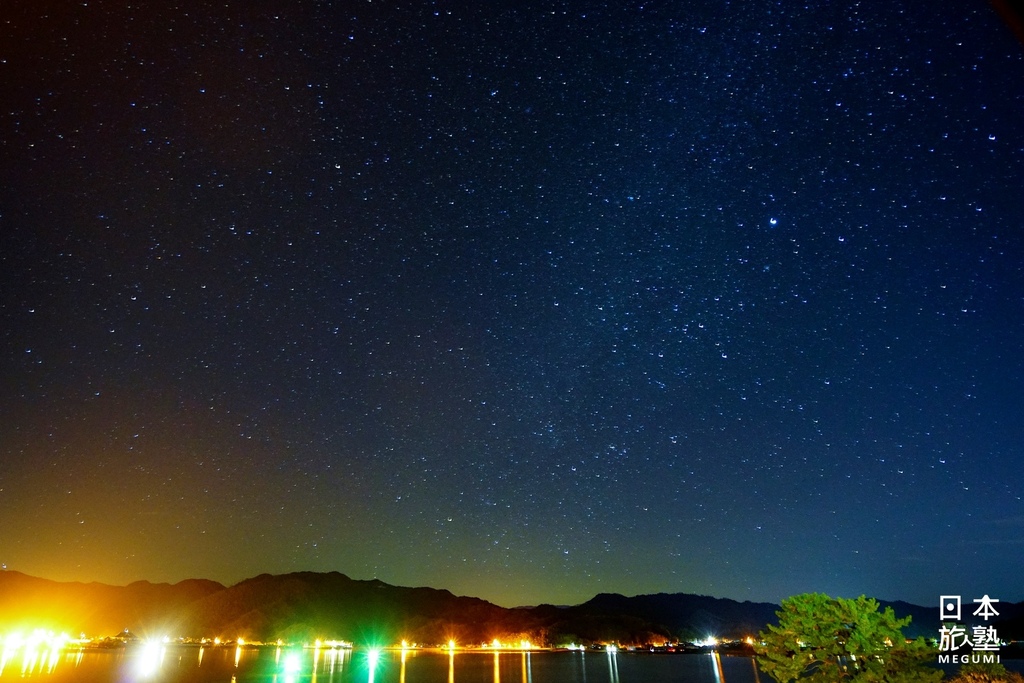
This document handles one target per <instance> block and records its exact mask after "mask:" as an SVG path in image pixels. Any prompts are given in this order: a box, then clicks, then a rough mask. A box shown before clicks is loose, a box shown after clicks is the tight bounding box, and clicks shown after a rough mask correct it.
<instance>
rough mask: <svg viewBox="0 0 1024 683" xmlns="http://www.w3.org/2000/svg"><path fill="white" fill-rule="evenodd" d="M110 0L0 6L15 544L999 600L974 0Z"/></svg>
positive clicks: (1017, 106) (1022, 546)
mask: <svg viewBox="0 0 1024 683" xmlns="http://www.w3.org/2000/svg"><path fill="white" fill-rule="evenodd" d="M122 4H123V3H115V2H105V1H104V2H93V1H90V2H88V3H86V2H80V3H74V4H71V3H56V2H52V3H40V2H32V3H29V2H21V3H16V6H15V7H14V8H12V9H11V11H9V12H5V14H9V15H10V16H8V17H5V19H4V22H3V24H2V25H0V84H2V92H3V95H2V103H3V106H2V107H0V150H2V155H0V159H2V160H0V278H2V279H0V283H2V291H0V293H2V298H0V321H2V322H0V373H2V379H3V381H2V384H0V538H3V543H2V546H0V562H4V563H6V564H7V566H8V567H9V568H12V569H19V570H21V571H24V572H27V573H30V574H36V575H40V576H45V577H48V578H54V579H62V580H83V581H92V580H98V581H104V582H109V583H127V582H129V581H133V580H136V579H142V578H145V579H150V580H154V581H177V580H180V579H184V578H187V577H206V578H212V579H216V580H220V581H223V582H228V583H231V582H235V581H238V580H240V579H242V578H245V577H247V576H251V575H255V574H258V573H261V572H272V573H280V572H286V571H293V570H317V571H325V570H338V571H342V572H345V573H347V574H349V575H351V576H353V577H355V578H371V577H377V578H380V579H382V580H384V581H387V582H389V583H395V584H401V585H432V586H436V587H443V588H448V589H450V590H452V591H453V592H455V593H458V594H470V595H477V596H480V597H483V598H486V599H489V600H492V601H495V602H498V603H500V604H503V605H516V604H529V603H538V602H554V603H573V602H581V601H583V600H586V599H588V598H589V597H591V596H592V595H593V594H595V593H597V592H621V593H626V594H636V593H647V592H658V591H667V592H675V591H684V592H692V593H704V594H710V595H716V596H722V597H732V598H736V599H753V600H773V601H774V600H779V599H781V598H783V597H785V596H787V595H790V594H793V593H799V592H805V591H824V592H828V593H832V594H840V595H846V596H856V595H859V594H862V593H866V594H869V595H873V596H875V597H879V598H884V599H906V600H910V601H913V602H918V603H922V604H932V603H933V602H935V601H936V600H937V597H938V596H939V595H940V594H958V593H962V594H964V595H972V596H973V595H975V594H976V595H979V596H980V595H982V594H989V595H992V596H994V597H998V598H1000V599H1003V600H1022V599H1024V593H1022V592H1021V590H1022V589H1021V584H1020V577H1019V569H1020V567H1021V566H1024V506H1022V502H1021V495H1022V492H1024V469H1022V467H1021V456H1022V447H1024V419H1022V416H1024V399H1022V392H1021V387H1022V383H1024V261H1022V258H1024V234H1022V223H1024V218H1022V217H1024V210H1022V200H1021V196H1022V191H1021V189H1020V188H1021V187H1024V50H1022V47H1021V45H1020V44H1019V43H1017V42H1016V41H1015V39H1014V37H1013V35H1012V33H1011V32H1010V30H1009V29H1008V28H1007V27H1006V26H1004V25H1003V23H1002V22H1001V20H1000V19H999V17H998V16H997V15H996V14H995V12H994V11H993V10H992V9H991V8H990V7H989V6H988V5H987V4H985V3H982V2H966V3H965V2H957V3H953V2H943V3H938V4H935V3H928V4H926V5H923V4H921V3H910V2H885V3H881V2H879V3H863V2H859V3H842V4H836V3H826V2H816V3H809V4H805V5H804V6H798V5H797V4H793V3H774V2H723V1H716V2H710V1H709V2H696V3H662V2H656V3H625V4H621V6H616V7H614V8H609V7H602V6H600V5H590V4H586V3H565V2H556V3H545V4H541V3H527V4H524V3H501V2H498V3H461V4H460V3H447V2H434V3H428V2H423V3H419V2H415V3H399V2H392V3H389V2H380V1H374V2H369V1H366V0H361V1H358V2H334V3H326V2H316V3H314V2H294V3H293V2H288V3H284V2H280V3H278V2H261V3H251V2H244V3H243V2H237V3H236V2H228V3H213V4H211V3H198V2H179V3H166V5H167V6H164V7H159V8H155V9H154V8H143V7H124V6H121V5H122ZM609 4H616V5H618V4H617V3H609ZM18 5H20V6H21V7H20V8H19V7H18ZM531 5H532V6H531Z"/></svg>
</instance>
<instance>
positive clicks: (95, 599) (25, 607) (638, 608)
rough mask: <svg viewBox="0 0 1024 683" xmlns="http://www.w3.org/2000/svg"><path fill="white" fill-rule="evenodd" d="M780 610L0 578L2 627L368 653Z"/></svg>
mask: <svg viewBox="0 0 1024 683" xmlns="http://www.w3.org/2000/svg"><path fill="white" fill-rule="evenodd" d="M885 605H891V606H892V607H893V608H894V610H895V611H896V614H897V616H901V617H902V616H906V615H908V614H909V615H912V616H913V618H914V621H913V622H912V624H911V626H910V627H909V628H908V629H905V633H907V634H908V635H927V636H934V634H936V633H937V632H938V619H937V613H936V608H932V607H921V606H917V605H911V604H908V603H883V606H885ZM777 609H778V605H774V604H771V603H763V602H760V603H759V602H737V601H735V600H729V599H726V598H713V597H708V596H703V595H690V594H684V593H659V594H654V595H638V596H635V597H626V596H623V595H617V594H610V593H603V594H600V595H597V596H595V597H594V598H593V599H591V600H588V601H587V602H585V603H583V604H580V605H574V606H571V607H555V606H553V605H540V606H538V607H521V608H514V609H507V608H504V607H499V606H497V605H494V604H492V603H489V602H486V601H484V600H480V599H478V598H471V597H460V596H456V595H453V594H452V593H451V592H449V591H447V590H438V589H435V588H406V587H401V586H392V585H389V584H386V583H383V582H381V581H377V580H369V581H360V580H355V579H351V578H349V577H347V576H345V575H344V574H340V573H337V572H330V573H313V572H298V573H293V574H284V575H270V574H263V575H260V576H256V577H253V578H251V579H246V580H245V581H242V582H240V583H238V584H235V585H233V586H224V585H222V584H219V583H217V582H214V581H206V580H200V579H192V580H187V581H182V582H180V583H176V584H153V583H149V582H147V581H139V582H136V583H132V584H130V585H128V586H109V585H105V584H99V583H88V584H85V583H60V582H56V581H49V580H46V579H41V578H36V577H32V576H27V575H25V574H22V573H19V572H16V571H0V630H11V629H25V628H34V627H40V626H41V627H46V628H51V629H53V630H58V631H66V632H68V633H74V634H77V633H79V632H84V633H87V634H88V635H91V636H104V635H114V634H116V633H119V632H121V631H123V630H125V629H128V630H130V631H131V632H132V633H135V634H137V635H139V636H140V637H147V636H163V635H170V636H193V637H196V636H210V637H214V636H218V637H221V638H223V639H226V640H234V639H237V638H245V639H247V640H263V641H266V640H276V639H278V638H280V639H283V640H287V641H300V640H302V641H308V640H310V639H313V638H317V637H320V638H331V637H333V638H343V639H346V640H351V641H354V642H356V643H359V644H370V643H378V644H390V643H395V642H398V641H399V640H402V639H406V640H408V641H410V642H418V643H421V644H428V645H430V644H441V643H445V642H447V641H448V639H449V638H454V639H456V640H457V641H458V642H460V643H465V644H478V643H483V642H490V641H491V640H492V639H493V638H496V637H501V638H514V639H516V640H518V639H520V638H528V639H530V640H531V641H532V642H535V643H538V644H540V643H545V644H552V645H558V644H565V643H569V642H576V643H591V642H619V643H624V644H641V643H657V642H664V641H665V640H671V641H676V640H688V641H693V640H697V639H701V638H704V637H706V636H708V635H714V636H717V637H720V638H742V637H745V636H748V635H754V634H756V633H757V632H758V631H760V630H762V629H764V627H765V625H766V624H768V623H774V622H775V621H776V616H775V612H776V610H777ZM1004 610H1005V611H1004V614H1005V615H1006V616H1005V617H1004V618H1005V619H1006V620H1007V627H1010V626H1011V625H1012V626H1013V627H1015V628H1020V626H1019V624H1020V623H1021V616H1022V615H1024V603H1022V604H1021V605H1017V606H1014V605H1006V606H1005V607H1004Z"/></svg>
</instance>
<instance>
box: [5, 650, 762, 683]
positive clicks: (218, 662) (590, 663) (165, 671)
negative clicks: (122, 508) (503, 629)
mask: <svg viewBox="0 0 1024 683" xmlns="http://www.w3.org/2000/svg"><path fill="white" fill-rule="evenodd" d="M370 664H371V657H370V655H369V653H368V652H367V651H365V650H355V651H350V650H320V651H314V650H310V649H306V650H303V649H291V650H289V649H285V648H281V649H277V648H260V649H255V648H242V649H236V648H233V647H215V648H199V647H190V646H178V645H169V646H166V647H146V646H141V645H140V646H136V647H129V648H127V649H124V650H114V651H94V650H86V651H82V652H77V651H63V652H59V653H56V654H51V653H48V652H41V653H37V654H29V655H26V654H25V653H17V654H11V655H9V656H7V657H5V658H4V660H2V661H0V665H2V668H0V682H2V683H7V682H8V681H14V680H15V679H21V680H24V679H36V680H38V681H39V683H72V682H74V683H81V682H84V681H88V682H89V683H108V682H109V683H186V682H188V683H356V682H358V683H434V682H437V683H669V682H673V683H771V681H770V679H768V678H767V677H762V676H759V674H758V672H757V671H756V669H755V668H754V664H753V660H752V659H750V658H747V657H719V656H718V655H711V654H686V655H684V654H648V653H630V652H618V653H606V652H586V653H582V652H529V653H521V652H505V653H501V654H495V653H493V652H456V653H455V654H454V655H449V654H448V653H445V652H438V651H415V650H413V651H408V652H405V653H402V652H399V651H383V652H381V653H380V654H379V659H378V661H377V663H376V666H374V667H372V668H371V666H370Z"/></svg>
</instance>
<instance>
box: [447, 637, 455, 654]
mask: <svg viewBox="0 0 1024 683" xmlns="http://www.w3.org/2000/svg"><path fill="white" fill-rule="evenodd" d="M448 649H449V650H450V651H452V652H455V641H454V640H449V641H448Z"/></svg>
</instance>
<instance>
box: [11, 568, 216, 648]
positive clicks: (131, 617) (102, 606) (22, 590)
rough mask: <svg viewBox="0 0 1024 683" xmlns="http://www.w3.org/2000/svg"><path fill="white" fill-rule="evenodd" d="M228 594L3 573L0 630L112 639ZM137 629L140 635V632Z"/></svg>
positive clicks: (186, 584)
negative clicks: (45, 630) (44, 630)
mask: <svg viewBox="0 0 1024 683" xmlns="http://www.w3.org/2000/svg"><path fill="white" fill-rule="evenodd" d="M224 590H225V587H224V586H223V585H222V584H219V583H217V582H216V581H207V580H205V579H189V580H186V581H181V582H180V583H176V584H173V585H172V584H166V583H149V582H148V581H136V582H135V583H132V584H129V585H127V586H108V585H106V584H102V583H61V582H57V581H50V580H47V579H40V578H37V577H34V576H28V575H26V574H22V573H20V572H16V571H0V627H3V628H4V629H5V630H21V629H25V628H49V629H53V630H56V631H67V632H68V633H73V634H77V633H79V632H81V631H84V632H87V633H88V634H90V635H113V634H116V633H119V632H121V631H122V630H124V629H126V628H129V629H131V630H133V631H135V632H136V633H142V632H144V629H145V628H151V629H158V628H163V627H166V626H170V625H171V624H167V623H165V622H166V619H167V618H168V616H169V615H175V614H178V613H179V612H180V611H181V610H183V609H185V608H186V607H187V606H189V605H191V604H193V603H195V602H196V601H197V600H201V599H202V598H204V597H206V596H208V595H212V594H215V593H219V592H222V591H224ZM136 629H138V630H136Z"/></svg>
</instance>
